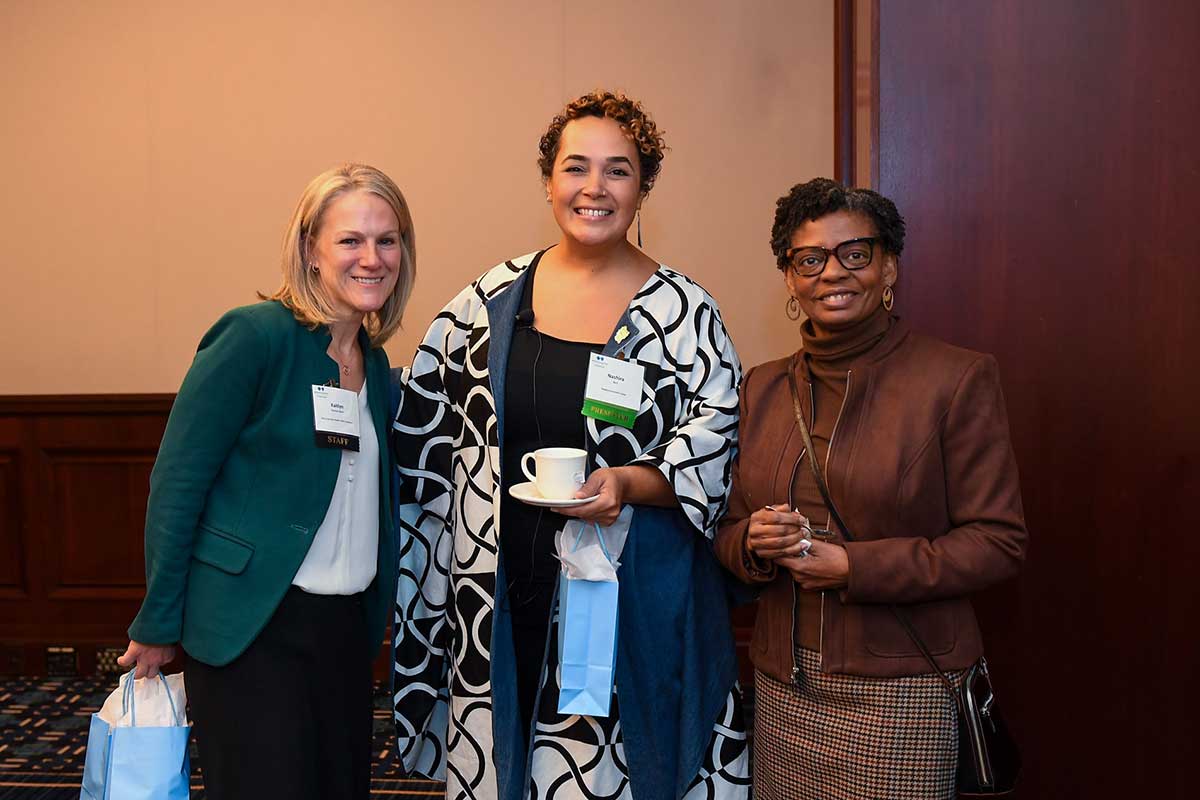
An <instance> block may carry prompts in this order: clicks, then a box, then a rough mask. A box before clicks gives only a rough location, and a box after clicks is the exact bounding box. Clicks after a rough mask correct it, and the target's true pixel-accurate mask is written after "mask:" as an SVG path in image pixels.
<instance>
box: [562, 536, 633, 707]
mask: <svg viewBox="0 0 1200 800" xmlns="http://www.w3.org/2000/svg"><path fill="white" fill-rule="evenodd" d="M594 527H595V529H596V536H597V538H599V540H600V547H601V548H603V550H604V555H605V557H606V558H607V559H608V561H609V563H610V564H611V563H613V558H612V555H611V554H610V553H609V552H608V548H607V547H606V546H605V544H604V537H603V536H602V535H601V534H600V528H599V527H598V526H594ZM575 546H576V547H578V546H579V537H576V539H575ZM617 591H618V584H617V582H616V581H615V580H614V581H589V580H581V579H579V578H571V577H568V576H567V573H566V571H565V570H564V571H563V572H561V573H559V586H558V663H559V671H560V688H559V693H558V713H560V714H584V715H587V716H590V717H607V716H608V709H609V705H610V704H611V701H612V692H613V671H614V670H615V668H616V661H617Z"/></svg>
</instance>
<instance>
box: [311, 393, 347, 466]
mask: <svg viewBox="0 0 1200 800" xmlns="http://www.w3.org/2000/svg"><path fill="white" fill-rule="evenodd" d="M312 394H313V433H314V435H315V438H316V441H317V447H336V448H338V449H341V450H354V451H355V452H357V451H358V394H357V393H356V392H352V391H350V390H349V389H339V388H337V387H336V386H317V385H316V384H313V387H312Z"/></svg>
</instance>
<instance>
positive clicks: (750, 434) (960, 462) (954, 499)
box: [716, 321, 1028, 681]
mask: <svg viewBox="0 0 1200 800" xmlns="http://www.w3.org/2000/svg"><path fill="white" fill-rule="evenodd" d="M792 364H795V365H797V379H798V387H799V389H800V399H801V403H802V405H803V406H804V411H805V417H806V419H810V420H811V418H812V417H811V414H812V407H811V387H810V386H809V383H808V380H809V376H808V369H807V363H806V361H805V359H803V358H798V359H795V360H793V359H792V358H790V357H789V358H784V359H780V360H778V361H770V362H768V363H766V364H762V365H760V366H758V367H755V368H754V369H752V370H751V371H750V372H748V373H747V374H746V376H745V378H744V379H743V381H742V389H741V422H740V425H739V436H740V453H739V455H738V459H737V462H736V463H735V465H734V468H733V491H732V495H731V497H730V502H729V511H728V512H727V514H726V515H725V518H724V519H723V520H722V522H721V524H720V527H719V529H718V532H717V539H716V549H717V555H718V557H719V558H720V559H721V561H722V562H723V563H724V564H725V566H726V567H727V568H728V569H729V570H731V571H732V572H733V573H734V574H735V575H737V576H738V577H739V578H740V579H741V580H743V581H744V582H746V583H751V584H754V583H759V584H765V585H764V588H763V591H762V593H761V595H760V597H759V601H758V605H759V607H758V618H757V622H756V624H755V628H754V637H753V639H752V641H751V645H750V659H751V661H753V663H754V665H755V667H757V668H758V669H759V670H761V671H763V672H764V673H766V674H768V675H771V676H772V677H774V678H776V679H777V680H781V681H791V679H792V670H793V666H794V665H793V641H794V640H793V635H794V630H795V628H794V609H795V597H796V595H795V592H796V591H797V588H796V585H795V583H794V582H793V581H792V580H791V576H790V575H789V574H788V573H787V571H786V570H782V569H780V570H776V569H774V568H772V569H771V570H769V571H768V572H767V573H766V574H755V573H753V572H752V571H751V570H750V569H748V565H747V563H746V561H745V560H744V558H743V553H744V552H745V549H744V548H745V537H746V529H747V527H748V525H749V516H750V514H751V513H753V511H754V510H755V509H758V508H762V507H763V506H765V505H768V504H774V503H786V502H788V488H789V487H788V485H787V483H788V480H789V479H790V477H791V474H792V467H793V465H794V464H795V462H796V459H797V457H798V456H799V455H800V453H801V451H802V449H803V446H802V444H801V440H800V432H799V429H798V428H797V427H796V421H795V416H794V413H793V410H792V403H791V394H790V390H789V388H788V379H787V370H788V369H789V365H792ZM802 469H804V475H805V477H806V478H807V479H808V480H811V474H810V473H808V468H807V466H804V467H802ZM826 481H827V482H828V484H829V491H830V493H831V495H832V497H833V502H834V503H835V504H836V505H837V507H838V511H839V512H840V513H841V515H842V518H843V519H844V520H845V522H846V525H848V526H849V528H850V532H851V534H853V536H854V538H855V540H856V541H853V542H844V540H842V539H841V536H840V534H839V536H838V541H841V542H843V543H844V544H845V547H846V553H847V555H848V556H849V561H850V576H849V583H848V586H847V587H846V588H845V589H843V590H841V591H826V592H824V593H823V594H824V597H823V601H822V603H823V605H822V612H821V637H820V641H821V669H822V671H824V672H833V673H848V674H852V675H865V676H875V677H898V676H902V675H916V674H921V673H927V672H929V671H930V670H929V665H928V663H927V662H926V661H925V660H924V659H923V658H922V657H921V655H920V654H919V653H918V651H917V649H916V647H915V646H914V645H913V643H912V641H911V640H910V639H909V638H908V636H907V635H906V634H905V632H904V629H903V628H902V627H901V626H900V624H899V623H898V622H897V621H896V620H895V619H894V618H893V616H892V614H891V611H890V610H889V609H888V604H889V603H896V604H900V605H901V607H902V609H903V610H904V612H905V613H906V614H907V615H908V617H909V619H910V620H911V621H912V622H913V625H914V627H915V628H916V629H917V632H918V633H919V634H920V635H921V637H922V639H924V641H925V644H926V645H927V646H928V647H929V649H930V651H931V652H932V654H933V655H934V657H935V658H936V659H937V662H938V665H939V666H940V667H941V668H942V669H945V670H955V669H962V668H965V667H968V666H970V665H971V664H972V663H973V662H974V661H975V660H976V659H978V658H979V656H980V655H981V654H982V652H983V643H982V640H981V638H980V633H979V626H978V623H977V622H976V621H975V613H974V611H973V610H972V608H971V604H970V601H969V600H968V599H967V595H968V594H970V593H971V592H974V591H977V590H979V589H982V588H984V587H986V586H989V585H991V584H994V583H996V582H997V581H1001V580H1004V579H1005V578H1009V577H1012V576H1013V575H1014V574H1016V572H1017V569H1018V568H1019V566H1020V564H1021V562H1022V560H1023V559H1024V557H1025V549H1026V542H1027V538H1028V537H1027V534H1026V531H1025V519H1024V515H1023V512H1022V509H1021V492H1020V486H1019V483H1018V479H1017V465H1016V461H1015V460H1014V458H1013V452H1012V446H1011V444H1010V442H1009V435H1008V417H1007V414H1006V412H1005V408H1004V397H1003V395H1002V394H1001V391H1000V377H999V373H998V370H997V367H996V361H995V359H993V358H992V357H991V356H988V355H984V354H981V353H975V352H972V351H970V350H964V349H961V348H958V347H953V346H951V345H948V344H946V343H944V342H941V341H938V340H936V339H932V338H930V337H927V336H922V335H920V334H917V333H913V332H912V331H910V330H909V328H908V326H907V325H906V324H905V323H904V322H903V321H898V322H896V323H895V324H894V325H893V326H892V328H891V330H890V331H889V332H888V333H887V335H886V336H885V337H884V338H883V340H882V341H881V342H880V343H879V344H878V345H876V346H875V347H874V348H872V349H871V350H870V351H868V352H867V353H866V354H865V355H864V356H863V363H862V364H861V365H860V366H858V367H856V368H855V369H853V370H851V372H850V375H849V379H848V382H847V386H846V399H845V402H844V403H843V405H842V409H841V412H840V415H839V417H838V421H837V424H836V427H835V428H834V433H833V437H832V440H831V443H830V451H829V459H828V463H827V465H826ZM822 521H823V520H822Z"/></svg>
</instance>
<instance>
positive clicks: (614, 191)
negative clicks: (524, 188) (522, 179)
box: [546, 117, 641, 248]
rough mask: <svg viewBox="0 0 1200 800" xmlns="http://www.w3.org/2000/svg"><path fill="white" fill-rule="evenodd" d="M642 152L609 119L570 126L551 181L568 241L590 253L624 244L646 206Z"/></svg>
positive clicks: (549, 186) (555, 208)
mask: <svg viewBox="0 0 1200 800" xmlns="http://www.w3.org/2000/svg"><path fill="white" fill-rule="evenodd" d="M639 186H640V176H639V174H638V155H637V149H636V148H635V147H634V145H633V140H632V139H630V138H629V136H627V135H626V134H625V132H624V131H622V130H621V126H620V125H618V124H617V123H616V122H614V121H613V120H611V119H608V118H607V117H581V118H579V119H576V120H572V121H571V122H569V123H567V126H566V127H565V128H563V132H562V139H561V140H560V142H559V147H558V155H557V156H555V158H554V168H553V171H552V172H551V173H550V178H549V179H548V180H547V181H546V190H547V192H548V194H549V197H550V205H551V207H552V209H553V211H554V220H555V221H556V222H557V223H558V227H559V228H561V229H562V232H563V236H564V238H565V239H568V240H570V241H571V242H572V243H573V244H578V245H582V246H584V247H587V248H603V247H607V246H612V245H614V244H619V243H623V242H624V241H625V235H626V233H627V232H628V231H629V226H630V224H632V222H633V215H634V214H636V213H637V209H638V205H639V203H640V202H641V196H640V193H639Z"/></svg>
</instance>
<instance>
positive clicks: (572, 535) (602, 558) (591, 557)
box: [554, 506, 633, 583]
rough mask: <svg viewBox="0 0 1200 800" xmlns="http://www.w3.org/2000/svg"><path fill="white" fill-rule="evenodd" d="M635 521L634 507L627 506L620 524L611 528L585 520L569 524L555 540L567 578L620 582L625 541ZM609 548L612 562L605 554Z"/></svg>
mask: <svg viewBox="0 0 1200 800" xmlns="http://www.w3.org/2000/svg"><path fill="white" fill-rule="evenodd" d="M632 520H633V508H632V507H631V506H625V507H624V508H622V509H621V514H620V515H619V516H618V517H617V519H616V521H615V522H613V524H612V525H609V526H608V527H599V526H597V525H596V524H595V523H592V522H585V521H584V520H581V519H573V520H571V521H570V522H568V523H567V524H566V525H565V526H564V527H563V529H562V530H561V531H559V532H558V533H557V534H556V535H555V537H554V546H555V549H556V550H557V551H558V560H559V561H561V562H562V565H563V567H562V568H563V572H564V573H565V574H566V576H567V577H568V578H572V579H574V580H581V581H607V582H609V583H616V582H617V568H618V567H620V566H621V562H620V560H619V559H620V557H621V551H622V550H624V549H625V539H626V537H628V536H629V523H630V522H631V521H632ZM597 527H599V530H600V534H599V535H600V536H603V537H604V547H601V546H600V539H599V538H598V537H597V533H596V529H597ZM606 548H607V550H608V555H609V556H612V561H609V559H608V556H606V555H605V554H604V551H605V549H606Z"/></svg>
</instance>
